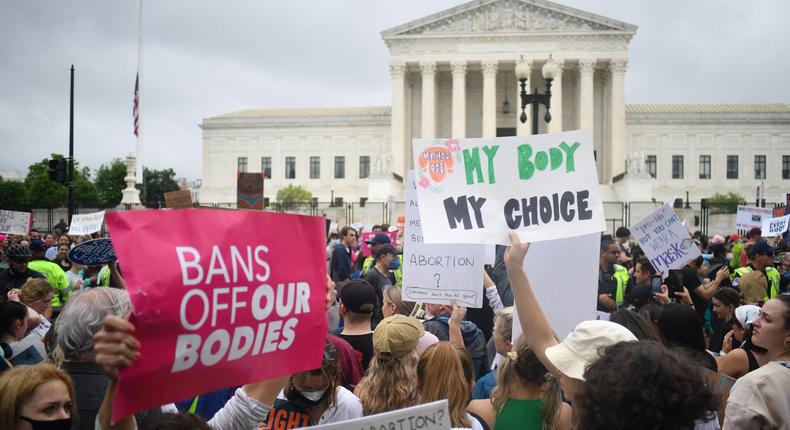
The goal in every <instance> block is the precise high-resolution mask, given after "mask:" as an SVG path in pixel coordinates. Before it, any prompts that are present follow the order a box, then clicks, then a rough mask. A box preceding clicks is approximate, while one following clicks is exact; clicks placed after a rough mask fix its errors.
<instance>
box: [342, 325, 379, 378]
mask: <svg viewBox="0 0 790 430" xmlns="http://www.w3.org/2000/svg"><path fill="white" fill-rule="evenodd" d="M337 337H339V338H341V339H343V340H345V341H346V342H348V343H349V344H350V345H351V347H352V348H354V351H356V352H357V356H358V357H359V358H360V359H361V361H362V369H363V370H365V371H367V370H368V365H369V364H370V359H371V358H373V333H368V334H339V335H337Z"/></svg>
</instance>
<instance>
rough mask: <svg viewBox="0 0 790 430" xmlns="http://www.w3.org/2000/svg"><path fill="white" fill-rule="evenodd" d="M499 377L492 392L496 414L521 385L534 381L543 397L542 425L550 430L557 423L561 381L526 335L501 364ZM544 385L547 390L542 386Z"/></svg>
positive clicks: (498, 372)
mask: <svg viewBox="0 0 790 430" xmlns="http://www.w3.org/2000/svg"><path fill="white" fill-rule="evenodd" d="M496 379H497V382H496V387H494V390H493V391H492V392H491V404H492V405H493V406H494V410H495V411H496V414H497V415H499V414H500V413H501V412H502V410H503V409H504V408H505V405H506V404H507V402H508V400H510V399H511V398H512V397H513V393H514V392H515V391H516V388H518V386H519V385H521V386H524V387H526V386H530V385H531V386H533V387H535V388H541V393H542V395H541V398H542V399H543V401H544V403H543V406H542V407H541V416H542V422H543V426H542V428H543V429H544V430H549V429H553V428H554V427H555V422H556V419H557V412H558V411H559V408H560V406H561V405H562V395H561V391H560V385H559V383H558V382H557V380H556V378H554V376H553V375H552V374H551V373H549V371H548V370H546V368H545V367H544V366H543V364H542V363H541V362H540V360H538V357H537V356H536V355H535V352H534V351H532V349H530V348H529V346H528V345H527V340H526V339H525V338H524V336H523V335H521V336H519V337H518V339H517V340H516V343H515V344H514V345H513V350H512V351H510V352H509V353H508V354H507V355H506V356H505V359H504V360H503V361H502V362H501V363H500V364H499V368H498V370H497V377H496ZM544 386H545V390H543V389H542V388H543V387H544Z"/></svg>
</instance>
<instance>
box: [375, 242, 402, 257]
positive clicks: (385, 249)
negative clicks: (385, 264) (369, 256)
mask: <svg viewBox="0 0 790 430" xmlns="http://www.w3.org/2000/svg"><path fill="white" fill-rule="evenodd" d="M400 253H401V252H400V251H399V250H398V248H395V247H394V246H392V245H390V244H389V243H385V244H384V245H381V246H379V247H378V248H376V252H375V253H373V258H374V259H378V258H379V257H381V256H382V255H384V254H395V255H398V254H400Z"/></svg>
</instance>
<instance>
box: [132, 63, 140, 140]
mask: <svg viewBox="0 0 790 430" xmlns="http://www.w3.org/2000/svg"><path fill="white" fill-rule="evenodd" d="M139 92H140V76H139V74H138V75H135V77H134V107H133V108H132V116H133V117H134V120H133V124H134V135H135V136H138V134H137V128H138V127H139V125H140V104H139V103H140V100H139V98H138V97H139Z"/></svg>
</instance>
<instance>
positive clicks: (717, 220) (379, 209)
mask: <svg viewBox="0 0 790 430" xmlns="http://www.w3.org/2000/svg"><path fill="white" fill-rule="evenodd" d="M662 204H663V202H658V201H643V202H640V201H636V202H603V208H604V216H605V219H606V230H607V232H608V233H612V234H614V232H615V230H617V228H618V227H620V226H630V225H633V224H634V223H636V222H638V221H639V220H641V219H642V218H644V217H646V216H647V215H649V214H650V213H651V212H653V211H654V210H656V209H657V208H659V207H660V206H661V205H662ZM775 206H779V204H778V203H777V204H774V203H768V204H766V205H765V207H775ZM200 207H213V208H226V209H235V208H236V203H216V204H211V205H202V206H200ZM737 208H738V205H737V204H727V205H713V204H710V203H709V202H707V201H706V200H703V201H701V202H693V203H692V202H682V201H680V200H678V201H677V202H676V204H675V205H674V208H673V209H674V211H675V213H676V214H677V215H678V217H679V218H680V219H681V220H684V221H685V223H686V226H687V227H688V229H689V230H691V231H697V230H699V231H701V232H702V233H703V234H707V235H711V236H712V235H714V234H729V233H732V232H734V231H736V230H735V215H736V213H737ZM405 209H406V203H405V202H402V201H391V202H365V203H361V202H354V203H341V204H332V203H331V202H311V203H296V204H284V203H276V202H275V203H270V204H269V205H267V206H266V208H265V210H268V211H272V212H285V213H298V214H303V215H312V216H322V217H324V218H327V219H328V220H329V221H330V222H331V223H333V224H336V225H338V226H340V225H351V224H361V225H364V226H372V225H375V224H390V225H395V224H396V223H397V222H398V218H399V217H401V216H403V215H404V213H405ZM98 210H100V209H93V208H78V209H77V213H91V212H96V211H98ZM32 212H33V227H34V228H37V229H39V230H40V231H52V229H53V227H54V226H55V225H56V224H58V223H59V222H60V220H66V219H67V218H68V211H67V209H66V208H57V209H33V210H32ZM741 233H743V232H741Z"/></svg>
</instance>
